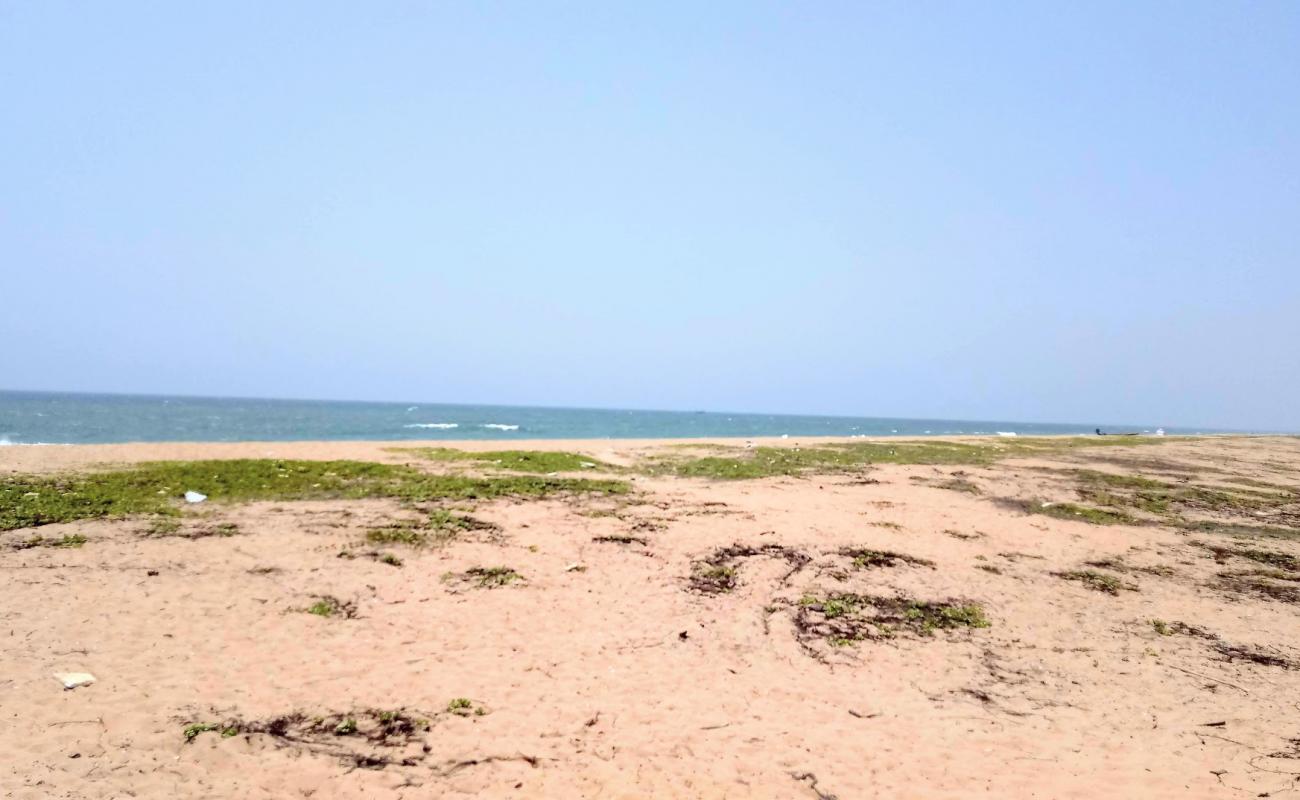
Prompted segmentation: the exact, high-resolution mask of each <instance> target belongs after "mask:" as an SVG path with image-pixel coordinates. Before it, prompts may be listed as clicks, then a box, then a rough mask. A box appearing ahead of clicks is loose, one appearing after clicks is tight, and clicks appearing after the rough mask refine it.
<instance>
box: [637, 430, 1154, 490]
mask: <svg viewBox="0 0 1300 800" xmlns="http://www.w3.org/2000/svg"><path fill="white" fill-rule="evenodd" d="M1162 441H1164V440H1163V439H1158V438H1140V437H1122V438H1121V437H1114V438H1107V437H1084V436H1075V437H1061V438H1046V437H1036V438H1024V439H1020V438H1015V439H1012V438H1005V439H996V440H990V441H988V442H983V441H981V442H953V441H944V440H940V441H933V442H917V441H900V442H880V441H870V442H847V443H834V444H824V445H818V446H815V447H754V448H743V447H729V446H724V445H718V446H711V445H698V446H697V447H695V448H691V449H703V448H709V449H711V450H712V452H711V453H710V454H709V455H704V456H699V457H691V456H684V455H678V454H673V455H666V456H659V457H656V458H652V459H649V460H647V461H646V462H644V463H642V464H641V465H640V470H641V471H642V472H645V473H647V474H650V475H673V476H677V477H684V478H710V479H714V480H744V479H754V478H769V477H777V476H786V475H802V474H816V473H834V472H852V471H856V470H859V469H861V468H863V467H867V466H871V465H873V464H921V465H970V466H987V465H989V464H993V463H995V462H997V461H1000V460H1002V459H1005V458H1015V457H1029V456H1035V455H1057V454H1061V453H1064V452H1068V451H1071V450H1074V449H1078V448H1086V447H1115V446H1128V447H1134V446H1141V445H1151V444H1158V443H1160V442H1162ZM683 451H685V448H683ZM953 488H956V487H953Z"/></svg>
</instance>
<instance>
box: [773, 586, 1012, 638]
mask: <svg viewBox="0 0 1300 800" xmlns="http://www.w3.org/2000/svg"><path fill="white" fill-rule="evenodd" d="M794 621H795V630H796V633H797V635H798V636H799V637H800V639H801V641H807V640H809V639H814V638H816V639H822V640H825V641H828V642H830V643H831V644H832V645H836V646H842V645H844V644H849V643H853V642H860V641H866V640H868V639H882V638H883V639H887V638H893V637H894V636H896V635H898V634H900V633H913V634H917V635H921V636H930V635H933V634H934V632H935V631H940V630H952V629H956V628H987V627H989V625H990V622H989V620H988V618H987V617H986V616H985V614H984V609H983V608H982V607H980V606H979V605H977V604H974V603H966V602H962V601H946V602H929V601H921V600H914V599H911V598H907V597H873V596H869V595H857V594H831V595H828V596H827V597H824V598H819V597H814V596H805V597H804V598H803V599H802V600H800V601H799V603H798V605H797V606H796V612H795V620H794Z"/></svg>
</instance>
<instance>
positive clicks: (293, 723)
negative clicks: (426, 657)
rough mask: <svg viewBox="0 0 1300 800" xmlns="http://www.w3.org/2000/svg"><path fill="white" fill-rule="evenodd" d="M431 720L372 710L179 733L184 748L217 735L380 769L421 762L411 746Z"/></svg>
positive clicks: (228, 723) (237, 721)
mask: <svg viewBox="0 0 1300 800" xmlns="http://www.w3.org/2000/svg"><path fill="white" fill-rule="evenodd" d="M431 716H433V715H426V714H418V713H412V712H409V711H407V710H405V709H392V710H384V709H373V708H371V709H356V710H352V711H345V712H341V713H330V714H317V715H307V714H303V713H301V712H295V713H292V714H285V715H282V716H278V717H272V718H269V719H262V720H256V719H255V720H246V719H241V718H232V719H226V720H223V721H221V722H194V723H188V724H186V725H185V726H184V727H183V728H182V731H181V733H182V736H183V737H184V739H185V742H186V743H187V744H188V743H191V742H193V741H195V740H196V739H197V738H198V737H200V736H202V735H203V734H205V733H219V734H220V735H221V737H222V738H230V737H233V736H240V735H245V736H255V735H260V736H269V737H271V738H272V739H274V740H275V741H276V742H277V744H278V746H281V747H289V748H293V749H297V750H302V751H305V752H308V753H314V754H317V755H323V756H328V757H331V758H337V759H339V760H340V761H341V762H342V763H343V764H345V765H347V766H349V767H361V768H363V769H384V768H385V767H388V766H394V765H400V766H414V765H416V764H418V763H420V762H421V761H423V760H424V759H425V758H426V757H427V754H428V752H429V748H427V747H425V748H423V749H421V748H418V747H412V745H415V744H417V743H419V742H421V741H422V740H424V739H425V737H426V736H427V734H428V731H429V730H430V728H431V726H432V723H431V720H430V717H431Z"/></svg>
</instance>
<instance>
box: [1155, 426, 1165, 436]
mask: <svg viewBox="0 0 1300 800" xmlns="http://www.w3.org/2000/svg"><path fill="white" fill-rule="evenodd" d="M1164 435H1165V429H1164V428H1156V436H1164Z"/></svg>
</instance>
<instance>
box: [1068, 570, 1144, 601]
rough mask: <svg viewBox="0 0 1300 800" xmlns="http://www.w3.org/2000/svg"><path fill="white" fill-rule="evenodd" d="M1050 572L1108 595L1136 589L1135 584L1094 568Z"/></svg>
mask: <svg viewBox="0 0 1300 800" xmlns="http://www.w3.org/2000/svg"><path fill="white" fill-rule="evenodd" d="M1052 574H1053V575H1055V576H1056V577H1058V578H1061V579H1063V580H1067V581H1078V582H1079V583H1082V584H1083V585H1084V586H1086V587H1088V588H1089V589H1092V590H1094V591H1098V592H1104V593H1105V594H1110V595H1118V594H1119V593H1120V591H1129V592H1136V591H1137V590H1138V587H1137V585H1136V584H1132V583H1126V582H1125V581H1123V580H1122V579H1120V578H1118V577H1116V576H1114V575H1108V574H1106V573H1104V572H1098V571H1096V570H1094V569H1072V570H1066V571H1064V572H1053V573H1052Z"/></svg>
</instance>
